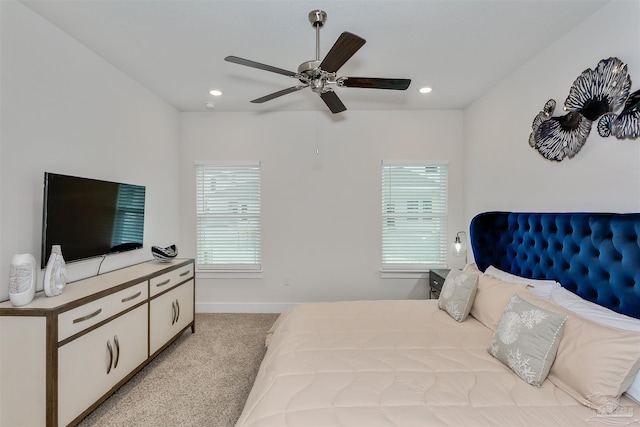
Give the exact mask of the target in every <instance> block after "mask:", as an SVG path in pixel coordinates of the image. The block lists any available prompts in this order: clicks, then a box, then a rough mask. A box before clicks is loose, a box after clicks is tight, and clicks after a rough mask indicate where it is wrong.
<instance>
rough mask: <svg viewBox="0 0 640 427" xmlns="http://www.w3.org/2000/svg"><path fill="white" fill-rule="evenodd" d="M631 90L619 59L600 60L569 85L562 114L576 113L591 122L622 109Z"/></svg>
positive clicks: (626, 73)
mask: <svg viewBox="0 0 640 427" xmlns="http://www.w3.org/2000/svg"><path fill="white" fill-rule="evenodd" d="M630 90H631V76H630V75H629V73H628V72H627V65H626V64H625V63H623V62H622V61H620V60H619V59H618V58H609V59H603V60H602V61H600V62H598V65H597V66H596V68H595V69H593V70H592V69H591V68H589V69H586V70H584V71H583V72H582V74H580V75H579V76H578V78H577V79H576V80H575V81H574V82H573V85H571V89H570V90H569V96H568V97H567V100H566V101H565V102H564V110H565V111H576V112H579V113H581V114H582V115H583V116H585V117H586V118H587V119H589V120H591V121H595V120H597V119H598V118H599V117H600V116H602V115H603V114H606V113H611V112H613V111H616V110H618V109H619V108H621V107H622V106H623V105H624V102H625V101H626V99H627V97H628V96H629V92H630Z"/></svg>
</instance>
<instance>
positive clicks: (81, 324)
mask: <svg viewBox="0 0 640 427" xmlns="http://www.w3.org/2000/svg"><path fill="white" fill-rule="evenodd" d="M148 294H149V291H148V287H147V282H146V281H144V282H140V283H138V284H137V285H134V286H131V287H129V288H127V289H123V290H121V291H119V292H116V293H114V294H111V295H107V296H106V297H103V298H100V299H98V300H95V301H92V302H90V303H87V304H84V305H83V306H81V307H77V308H74V309H73V310H69V311H66V312H64V313H61V314H60V315H59V316H58V341H62V340H64V339H66V338H69V337H70V336H72V335H75V334H77V333H78V332H82V331H83V330H85V329H87V328H89V327H91V326H93V325H96V324H98V323H100V322H102V321H103V320H105V319H108V318H109V317H111V316H114V315H116V314H118V313H120V312H122V311H124V310H126V309H127V308H129V307H133V306H134V305H136V304H138V303H140V302H142V301H145V300H146V299H147V298H148Z"/></svg>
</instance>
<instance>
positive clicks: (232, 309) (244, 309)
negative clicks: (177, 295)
mask: <svg viewBox="0 0 640 427" xmlns="http://www.w3.org/2000/svg"><path fill="white" fill-rule="evenodd" d="M296 305H298V303H294V302H291V303H262V302H258V303H244V302H239V303H232V302H224V303H213V302H196V313H282V312H283V311H285V310H286V309H288V308H291V307H293V306H296Z"/></svg>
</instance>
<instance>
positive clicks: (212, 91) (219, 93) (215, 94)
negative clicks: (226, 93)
mask: <svg viewBox="0 0 640 427" xmlns="http://www.w3.org/2000/svg"><path fill="white" fill-rule="evenodd" d="M209 93H210V94H211V95H213V96H220V95H222V92H220V91H219V90H216V89H212V90H210V91H209Z"/></svg>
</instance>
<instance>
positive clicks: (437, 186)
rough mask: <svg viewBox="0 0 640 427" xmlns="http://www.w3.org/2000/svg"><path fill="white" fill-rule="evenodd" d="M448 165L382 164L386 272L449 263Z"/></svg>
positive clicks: (383, 245)
mask: <svg viewBox="0 0 640 427" xmlns="http://www.w3.org/2000/svg"><path fill="white" fill-rule="evenodd" d="M447 169H448V168H447V165H446V164H427V163H406V164H405V163H396V162H387V161H384V162H383V163H382V270H387V271H405V270H407V271H415V270H418V271H424V270H428V269H430V268H438V267H445V266H446V263H447V192H448V190H447V188H448V184H447V175H448V174H447Z"/></svg>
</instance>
